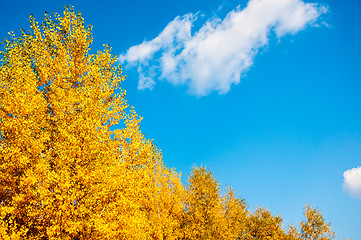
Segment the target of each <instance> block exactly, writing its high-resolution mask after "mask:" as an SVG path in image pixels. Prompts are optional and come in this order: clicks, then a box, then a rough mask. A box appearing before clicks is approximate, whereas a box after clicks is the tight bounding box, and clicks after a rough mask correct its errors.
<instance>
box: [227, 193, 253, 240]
mask: <svg viewBox="0 0 361 240" xmlns="http://www.w3.org/2000/svg"><path fill="white" fill-rule="evenodd" d="M248 214H249V212H248V209H247V205H246V202H245V201H244V199H239V198H238V197H237V196H236V194H235V192H234V191H233V190H232V189H231V188H228V189H227V194H226V196H225V198H224V218H225V222H226V232H225V235H224V236H223V239H249V238H250V236H249V231H248V229H247V222H248V221H249V218H248Z"/></svg>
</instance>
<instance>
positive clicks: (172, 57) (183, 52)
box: [119, 0, 326, 96]
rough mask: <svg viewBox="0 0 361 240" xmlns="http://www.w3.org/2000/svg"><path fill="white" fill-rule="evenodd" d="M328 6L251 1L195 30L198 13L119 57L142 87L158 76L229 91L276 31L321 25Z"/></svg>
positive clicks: (200, 91) (196, 88) (202, 91)
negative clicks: (136, 75) (320, 20)
mask: <svg viewBox="0 0 361 240" xmlns="http://www.w3.org/2000/svg"><path fill="white" fill-rule="evenodd" d="M325 12H326V8H325V7H322V6H320V5H318V4H314V3H305V2H303V1H301V0H250V1H249V2H248V4H247V7H245V8H244V9H240V8H237V9H235V10H233V11H231V12H229V13H228V14H227V16H226V17H225V18H224V19H223V20H222V19H219V18H216V17H212V18H211V19H209V20H208V21H207V22H206V23H205V24H204V25H203V26H202V27H201V28H200V29H199V30H198V31H196V32H195V33H194V34H192V32H191V28H192V26H193V23H194V21H196V20H197V14H191V13H189V14H186V15H184V16H181V17H180V16H178V17H176V18H175V19H174V20H173V21H172V22H170V23H169V24H168V25H167V26H166V28H165V29H164V30H163V31H162V32H161V33H160V34H159V35H158V36H157V37H156V38H154V39H153V40H151V41H144V42H143V43H142V44H139V45H136V46H133V47H131V48H129V49H128V51H127V52H126V54H123V55H121V56H120V57H119V59H120V61H121V62H122V63H125V64H126V65H127V66H137V67H138V68H137V69H138V73H139V76H140V81H139V85H138V88H139V89H144V88H152V87H153V85H154V84H155V81H154V80H155V79H157V78H159V79H164V80H167V81H169V82H171V83H172V84H174V85H179V84H187V85H188V87H189V90H190V92H191V93H193V94H195V95H198V96H202V95H207V94H208V93H210V92H211V91H217V92H219V93H221V94H222V93H226V92H228V91H229V89H230V87H231V86H232V84H238V83H239V82H240V79H241V76H242V74H243V73H245V72H246V71H247V70H248V69H249V67H250V66H252V64H253V59H254V57H255V56H256V54H257V51H258V50H259V49H260V48H262V47H264V46H266V45H267V43H268V41H269V36H270V33H271V31H274V32H275V33H276V35H277V37H278V38H281V37H282V36H284V35H286V34H295V33H297V32H299V31H301V30H302V29H304V28H305V27H306V26H307V25H310V24H313V23H315V22H316V21H317V20H318V18H319V16H320V15H321V14H323V13H325Z"/></svg>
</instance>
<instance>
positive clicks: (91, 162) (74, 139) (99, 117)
mask: <svg viewBox="0 0 361 240" xmlns="http://www.w3.org/2000/svg"><path fill="white" fill-rule="evenodd" d="M30 27H31V31H29V32H23V33H22V35H21V36H20V37H18V38H16V37H15V36H14V35H11V38H10V40H7V41H5V44H4V51H2V52H1V54H2V56H3V57H2V59H1V65H0V134H1V135H0V154H1V155H0V184H1V188H0V234H1V237H2V238H3V239H7V238H11V239H17V238H18V239H47V238H58V239H97V238H106V239H111V238H117V239H149V238H150V237H151V236H155V237H154V238H156V239H161V238H162V237H159V236H164V235H165V234H166V235H170V234H171V232H173V231H175V230H174V229H175V228H176V226H177V224H178V223H179V221H178V220H177V219H176V218H177V217H176V216H178V215H179V214H181V212H182V203H181V194H182V186H181V184H180V180H179V176H178V175H177V174H176V173H175V172H174V171H171V170H169V169H167V168H166V167H164V166H163V162H162V158H161V154H160V152H159V151H158V150H157V149H156V148H155V147H154V146H153V144H152V142H151V141H149V140H146V139H145V138H144V136H143V135H142V134H141V132H140V130H139V123H140V120H141V119H140V118H139V117H138V115H137V114H136V113H135V112H134V111H131V112H130V113H126V108H127V103H126V101H125V91H124V90H122V89H121V88H120V84H121V82H122V81H123V79H124V77H123V76H122V75H121V69H120V66H117V65H115V62H116V57H115V56H112V55H111V53H110V48H109V47H105V50H104V51H99V52H98V53H97V54H90V53H89V49H90V48H89V47H90V44H91V42H92V36H91V27H85V26H84V20H83V18H82V17H81V15H80V13H75V12H74V10H73V9H65V11H64V15H63V16H60V15H58V14H55V17H54V18H52V17H50V16H49V15H47V14H46V15H45V18H44V22H43V23H42V24H41V25H39V24H38V23H37V22H36V21H35V19H34V18H32V17H31V18H30ZM117 124H122V125H121V126H124V127H123V128H122V129H118V130H114V131H112V130H111V127H112V126H116V125H117ZM118 126H119V125H118ZM154 172H156V175H155V176H154V175H152V173H154ZM159 196H162V197H159ZM172 196H174V197H172ZM144 199H147V201H145V200H144ZM160 199H161V200H162V201H164V202H162V203H161V204H160V203H159V201H158V200H160ZM167 201H169V202H167ZM149 204H153V205H152V206H149ZM160 208H161V209H162V210H163V212H162V213H160V212H159V214H156V216H157V218H158V223H159V224H160V225H157V228H161V229H162V231H163V233H162V234H163V235H162V234H158V233H155V232H159V230H157V229H156V228H155V227H154V226H153V225H154V224H153V223H151V222H152V221H153V219H154V217H153V215H154V211H156V210H157V209H160ZM149 209H151V211H150V210H149ZM152 214H153V215H152ZM152 224H153V225H152Z"/></svg>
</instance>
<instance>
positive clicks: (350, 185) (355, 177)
mask: <svg viewBox="0 0 361 240" xmlns="http://www.w3.org/2000/svg"><path fill="white" fill-rule="evenodd" d="M343 187H344V189H345V190H346V191H347V192H348V193H349V194H350V195H352V196H354V197H358V196H361V167H357V168H352V169H349V170H347V171H345V172H344V173H343Z"/></svg>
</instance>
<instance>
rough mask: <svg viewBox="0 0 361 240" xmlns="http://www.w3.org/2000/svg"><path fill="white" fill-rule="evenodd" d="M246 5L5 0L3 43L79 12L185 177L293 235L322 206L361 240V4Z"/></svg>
mask: <svg viewBox="0 0 361 240" xmlns="http://www.w3.org/2000/svg"><path fill="white" fill-rule="evenodd" d="M310 3H312V4H310ZM247 4H248V1H244V0H241V1H234V0H227V1H222V0H192V1H189V0H182V1H180V0H179V1H178V0H177V1H165V0H154V1H141V0H134V1H123V0H118V1H82V0H77V1H37V0H36V1H16V0H13V1H6V0H5V1H4V0H3V1H2V2H1V10H0V12H1V14H0V36H1V37H6V36H7V32H9V31H14V32H15V33H19V29H20V28H27V27H28V23H27V19H28V17H29V15H30V14H34V15H35V17H36V18H37V19H38V21H41V18H42V16H43V14H44V12H45V11H48V12H52V11H56V12H61V11H62V7H63V6H64V5H74V6H75V9H76V10H78V11H80V12H81V13H82V14H83V17H84V18H85V21H86V23H89V24H92V25H93V37H94V43H93V45H92V50H93V51H96V50H99V49H102V48H103V47H102V45H103V44H105V43H106V44H109V45H110V46H111V47H112V48H113V53H114V54H117V55H120V56H121V57H120V59H119V63H122V65H123V66H124V74H125V75H127V79H126V81H125V82H124V84H123V87H124V88H126V90H127V98H128V102H129V104H130V105H132V106H134V107H135V109H136V111H137V112H138V113H139V114H140V115H142V116H143V118H144V120H143V122H142V131H143V133H144V134H145V135H146V137H147V138H151V139H154V142H155V144H156V145H157V146H158V147H159V148H160V149H161V150H162V151H163V154H164V161H165V163H166V164H167V166H170V167H174V168H176V170H177V171H180V172H182V174H183V180H184V179H185V178H186V175H187V174H188V173H189V172H190V169H191V167H192V166H193V165H198V166H199V165H201V164H202V165H205V166H207V167H208V168H210V169H211V171H212V172H213V173H214V174H215V176H216V178H217V179H218V181H219V182H220V183H221V186H222V187H226V186H232V187H233V188H234V189H235V190H237V193H238V195H239V196H241V197H243V198H245V199H246V201H247V203H248V204H249V207H250V208H251V209H254V208H255V207H256V206H257V205H261V206H264V207H268V208H269V209H270V210H271V211H272V212H273V213H278V214H280V215H281V216H282V217H283V218H284V221H285V225H287V224H289V223H293V224H294V225H296V224H298V222H299V221H300V220H302V219H303V216H302V212H303V208H304V204H311V205H312V206H313V207H317V208H319V210H321V211H322V212H323V213H324V216H325V218H326V220H327V221H328V222H331V224H332V226H333V230H334V231H336V233H337V235H338V236H339V239H342V238H345V237H348V238H351V239H355V240H357V239H361V228H360V226H361V217H360V216H361V198H360V191H361V190H360V185H361V184H360V181H361V180H360V179H361V177H360V171H359V169H356V168H357V167H359V166H361V124H360V123H361V94H360V91H361V57H360V55H361V45H360V42H361V29H360V23H361V15H360V10H361V4H360V3H359V2H358V1H352V0H345V1H336V0H322V1H313V2H311V1H307V2H303V1H300V0H259V1H255V0H252V1H251V2H250V3H249V4H248V5H247ZM267 4H270V5H267ZM177 17H178V18H177ZM207 23H208V25H207ZM167 26H168V28H166V27H167ZM165 29H168V30H167V31H166V30H165ZM162 32H163V33H164V34H163V35H162V34H161V33H162ZM154 39H156V40H154ZM131 49H133V50H131ZM128 50H129V51H128ZM170 63H174V64H173V65H172V64H170ZM166 64H168V65H166ZM207 73H208V75H207ZM354 168H355V169H354ZM351 169H353V170H351ZM348 170H349V171H348ZM344 176H345V178H344ZM344 182H345V184H343V183H344Z"/></svg>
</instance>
